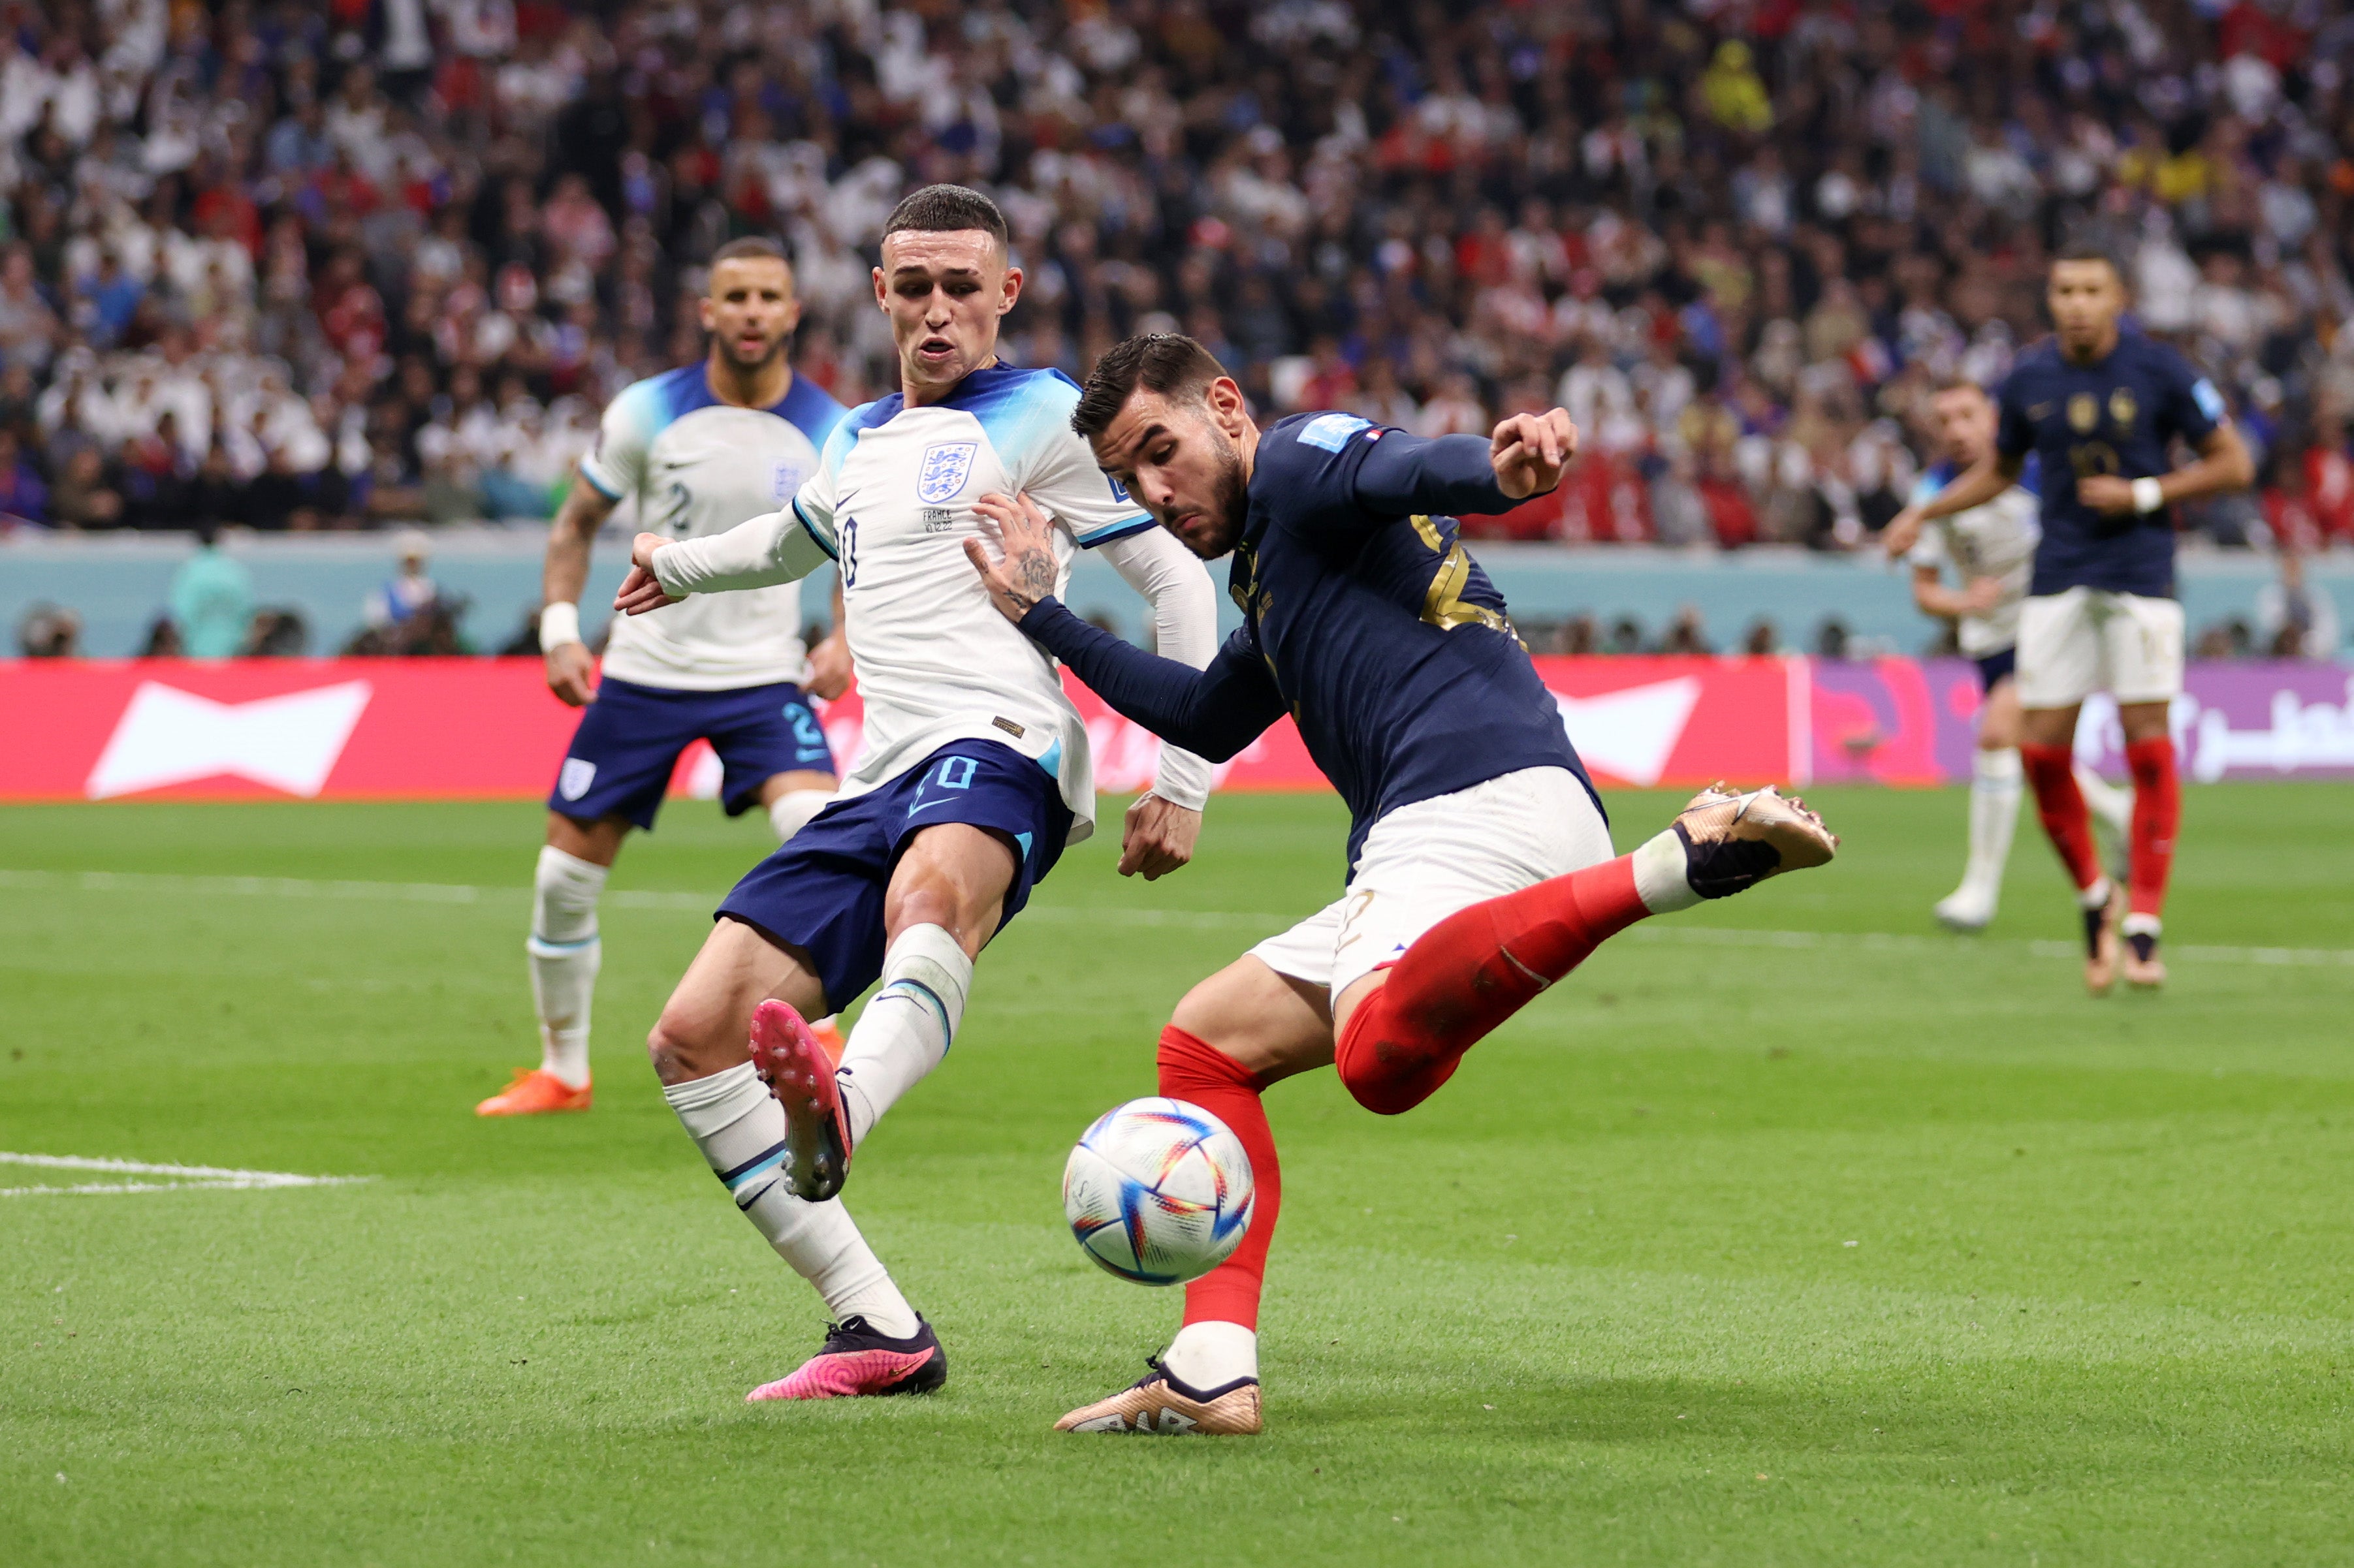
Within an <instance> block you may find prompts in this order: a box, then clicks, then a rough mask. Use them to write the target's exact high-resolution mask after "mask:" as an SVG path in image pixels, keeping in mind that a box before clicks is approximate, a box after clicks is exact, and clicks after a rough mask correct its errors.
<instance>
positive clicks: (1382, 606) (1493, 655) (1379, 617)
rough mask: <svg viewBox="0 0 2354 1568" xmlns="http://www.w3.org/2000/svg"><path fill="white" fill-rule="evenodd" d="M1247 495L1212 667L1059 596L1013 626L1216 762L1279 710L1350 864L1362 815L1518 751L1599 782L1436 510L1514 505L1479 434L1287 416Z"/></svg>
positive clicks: (1512, 758)
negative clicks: (1082, 616) (1231, 605)
mask: <svg viewBox="0 0 2354 1568" xmlns="http://www.w3.org/2000/svg"><path fill="white" fill-rule="evenodd" d="M1248 502H1249V513H1248V517H1247V520H1246V523H1245V524H1244V528H1243V536H1242V540H1241V542H1240V544H1239V545H1237V546H1236V547H1235V557H1234V567H1233V569H1232V572H1231V574H1230V577H1229V582H1230V586H1231V590H1232V592H1233V594H1234V597H1235V602H1236V603H1237V604H1239V605H1240V606H1241V607H1242V611H1243V624H1242V625H1241V626H1240V627H1238V628H1236V629H1235V633H1234V635H1233V636H1232V637H1230V638H1228V639H1227V640H1226V643H1225V647H1224V648H1222V649H1221V650H1220V651H1219V652H1218V655H1217V657H1216V658H1215V659H1214V660H1213V661H1212V662H1211V663H1210V666H1209V668H1208V669H1206V670H1203V671H1199V672H1196V671H1194V670H1192V669H1190V668H1188V667H1187V666H1185V665H1183V664H1180V663H1177V662H1174V661H1173V660H1166V659H1155V658H1153V657H1152V656H1151V655H1150V654H1148V653H1145V652H1142V651H1141V650H1140V649H1137V648H1135V647H1132V646H1130V645H1129V643H1127V642H1125V641H1121V640H1120V639H1119V638H1117V637H1113V636H1111V635H1109V634H1108V633H1105V632H1101V631H1097V630H1095V629H1094V628H1092V627H1090V626H1088V625H1087V623H1086V622H1085V621H1083V620H1079V619H1078V618H1077V617H1076V616H1075V615H1073V614H1071V613H1070V611H1069V610H1067V609H1064V608H1063V607H1062V606H1061V605H1060V604H1059V603H1057V602H1055V601H1054V600H1052V599H1049V600H1046V601H1044V602H1043V603H1041V604H1040V605H1038V606H1037V607H1036V608H1035V609H1033V610H1031V612H1030V613H1029V614H1028V615H1027V616H1026V617H1024V618H1023V622H1022V630H1023V631H1025V632H1027V633H1029V634H1030V636H1031V637H1033V638H1034V639H1035V640H1036V641H1038V642H1039V643H1041V644H1042V645H1043V646H1044V647H1045V648H1046V649H1047V651H1048V652H1052V653H1054V654H1055V656H1056V657H1058V658H1060V659H1061V660H1062V661H1063V662H1065V663H1066V664H1069V665H1070V666H1071V667H1072V669H1073V670H1075V671H1076V673H1077V674H1078V676H1079V678H1080V679H1081V680H1083V681H1085V682H1086V683H1087V684H1088V685H1089V686H1091V687H1093V688H1094V690H1095V691H1096V693H1097V695H1099V696H1101V697H1102V698H1103V699H1104V701H1106V702H1107V703H1108V704H1110V705H1111V706H1112V707H1113V708H1114V709H1116V710H1118V711H1119V712H1120V713H1122V714H1125V715H1127V716H1129V718H1132V719H1134V720H1135V721H1136V722H1138V723H1139V724H1141V725H1143V726H1145V727H1146V728H1147V729H1150V730H1151V731H1153V732H1154V733H1155V734H1157V735H1160V736H1162V737H1163V738H1165V739H1167V740H1170V741H1172V742H1173V743H1175V744H1176V745H1179V746H1182V747H1184V748H1185V749H1187V750H1189V751H1193V752H1196V753H1198V754H1200V755H1202V756H1204V757H1207V758H1210V759H1212V760H1213V761H1219V760H1223V759H1225V758H1229V757H1232V756H1234V755H1235V753H1236V752H1238V751H1240V750H1241V749H1242V748H1243V747H1246V746H1247V745H1249V744H1250V743H1251V741H1252V740H1254V739H1255V738H1257V736H1258V735H1259V734H1260V733H1261V732H1262V731H1264V730H1265V729H1266V728H1267V726H1269V725H1271V724H1273V723H1274V722H1275V721H1276V720H1277V719H1278V718H1280V717H1281V716H1282V715H1284V714H1285V713H1287V712H1288V713H1289V714H1290V715H1292V717H1293V719H1294V721H1295V722H1297V723H1298V725H1299V733H1300V737H1301V739H1302V740H1304V741H1305V742H1306V743H1307V747H1308V753H1309V755H1310V757H1311V758H1314V759H1315V761H1316V765H1317V766H1318V767H1319V768H1322V769H1323V771H1324V775H1325V777H1326V778H1328V779H1331V781H1332V784H1333V786H1334V788H1336V789H1339V790H1340V792H1341V799H1342V800H1346V801H1347V802H1348V805H1349V812H1350V816H1351V827H1350V833H1349V864H1350V866H1351V868H1352V871H1353V869H1354V867H1355V865H1356V862H1357V853H1358V851H1359V850H1360V848H1361V847H1362V846H1363V843H1364V840H1365V834H1366V833H1367V832H1370V831H1371V830H1372V828H1373V823H1374V822H1376V821H1380V820H1381V818H1382V817H1383V816H1384V815H1385V814H1386V813H1388V812H1390V811H1392V810H1395V809H1396V808H1398V807H1400V806H1405V805H1409V804H1411V803H1413V802H1414V801H1416V800H1430V799H1432V798H1434V797H1437V796H1440V795H1448V794H1453V793H1454V792H1456V791H1457V790H1460V789H1469V788H1471V786H1473V785H1475V784H1479V783H1484V782H1485V781H1487V780H1488V779H1494V778H1498V777H1500V776H1501V775H1503V774H1506V773H1511V772H1515V771H1517V770H1519V769H1521V768H1568V769H1569V770H1571V771H1572V772H1573V773H1575V774H1576V775H1577V777H1578V779H1580V780H1581V781H1583V782H1585V787H1586V789H1587V792H1588V793H1592V791H1593V789H1594V786H1593V782H1592V780H1590V779H1587V778H1586V774H1585V767H1584V765H1583V764H1581V763H1580V762H1579V761H1578V759H1577V753H1576V752H1575V750H1574V749H1573V748H1572V747H1571V746H1570V743H1569V736H1568V734H1567V733H1566V732H1565V731H1564V728H1563V727H1562V719H1561V708H1560V705H1558V704H1557V703H1555V702H1554V700H1553V694H1551V693H1549V692H1548V691H1546V690H1545V686H1544V683H1543V681H1542V680H1540V679H1539V678H1538V676H1537V673H1536V668H1535V666H1534V665H1532V663H1530V662H1529V655H1528V651H1527V649H1525V648H1524V647H1522V643H1521V641H1520V638H1519V636H1518V634H1517V633H1515V632H1514V631H1513V630H1512V627H1511V621H1510V620H1507V619H1506V618H1505V613H1504V599H1503V596H1502V595H1501V594H1500V593H1498V592H1497V591H1496V588H1495V585H1494V584H1493V583H1491V582H1490V581H1489V579H1488V574H1487V573H1486V572H1484V571H1482V570H1480V568H1479V563H1477V562H1476V561H1474V560H1472V559H1471V557H1470V556H1469V554H1468V553H1466V552H1465V550H1464V548H1463V546H1462V544H1461V543H1460V542H1459V541H1458V538H1457V528H1456V524H1455V520H1454V518H1453V517H1452V516H1450V515H1447V514H1449V513H1457V512H1476V513H1490V512H1503V511H1508V510H1510V509H1511V506H1513V505H1514V504H1516V503H1515V502H1513V501H1512V500H1511V498H1510V497H1508V496H1506V495H1505V494H1503V493H1502V492H1500V490H1498V489H1497V488H1496V483H1495V473H1494V471H1493V470H1492V469H1491V468H1490V464H1489V460H1488V441H1487V439H1486V438H1485V437H1479V436H1449V437H1444V438H1441V439H1439V440H1423V439H1420V438H1417V437H1415V436H1411V435H1408V434H1406V433H1405V431H1403V430H1396V429H1382V428H1380V427H1377V426H1374V425H1373V424H1371V423H1369V422H1368V421H1366V420H1364V419H1361V418H1357V417H1356V416H1355V415H1353V414H1332V413H1325V414H1301V415H1295V416H1293V417H1292V418H1287V419H1283V420H1281V421H1279V422H1278V423H1277V424H1275V425H1273V426H1271V427H1269V428H1268V429H1267V430H1266V431H1265V432H1264V433H1263V434H1262V435H1261V436H1260V438H1259V443H1258V452H1257V461H1256V463H1255V465H1254V468H1253V471H1252V473H1251V479H1250V488H1249V495H1248ZM1600 803H1601V802H1600V800H1599V798H1598V797H1597V798H1596V806H1597V807H1598V806H1599V805H1600Z"/></svg>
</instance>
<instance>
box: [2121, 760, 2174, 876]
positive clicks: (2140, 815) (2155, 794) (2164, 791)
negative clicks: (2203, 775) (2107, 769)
mask: <svg viewBox="0 0 2354 1568" xmlns="http://www.w3.org/2000/svg"><path fill="white" fill-rule="evenodd" d="M2126 766H2127V767H2129V768H2132V769H2133V781H2134V804H2133V912H2134V913H2135V914H2137V915H2147V916H2150V917H2151V918H2153V919H2155V918H2156V917H2157V916H2158V915H2160V914H2161V913H2163V912H2164V910H2165V908H2166V878H2167V875H2168V873H2170V872H2171V871H2173V869H2174V830H2175V828H2176V827H2177V825H2178V824H2179V823H2180V822H2181V821H2182V784H2181V781H2180V780H2179V779H2176V778H2175V776H2174V741H2173V739H2172V737H2171V736H2163V735H2161V736H2155V737H2154V738H2152V739H2149V740H2137V741H2135V742H2133V743H2132V744H2131V745H2129V746H2127V747H2126Z"/></svg>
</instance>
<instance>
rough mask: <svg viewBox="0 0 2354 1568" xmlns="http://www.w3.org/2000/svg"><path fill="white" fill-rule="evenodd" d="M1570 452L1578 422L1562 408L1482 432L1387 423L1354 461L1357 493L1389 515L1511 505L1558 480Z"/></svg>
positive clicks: (1517, 417)
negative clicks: (1483, 435)
mask: <svg viewBox="0 0 2354 1568" xmlns="http://www.w3.org/2000/svg"><path fill="white" fill-rule="evenodd" d="M1576 455H1577V427H1576V426H1575V425H1574V424H1572V423H1570V418H1569V415H1568V414H1567V412H1565V411H1564V410H1563V409H1560V408H1555V409H1553V411H1552V412H1550V413H1546V414H1515V415H1513V416H1512V417H1511V418H1509V419H1505V420H1503V421H1502V422H1500V424H1498V425H1497V427H1496V429H1495V431H1494V432H1493V433H1492V434H1491V435H1490V437H1489V438H1488V439H1487V440H1480V439H1479V437H1478V436H1437V437H1429V438H1426V437H1422V436H1410V435H1407V434H1406V433H1405V431H1403V430H1386V431H1383V432H1381V439H1380V440H1377V441H1373V442H1372V443H1371V444H1370V445H1369V447H1368V448H1367V450H1366V451H1365V456H1364V461H1362V462H1361V463H1359V464H1358V465H1357V481H1356V497H1357V501H1358V503H1359V504H1360V505H1362V506H1363V507H1364V508H1365V509H1366V510H1367V511H1369V512H1373V513H1375V514H1382V515H1386V516H1392V517H1398V516H1406V515H1410V514H1414V513H1417V512H1424V513H1442V514H1447V515H1448V516H1455V515H1458V514H1462V513H1467V512H1468V513H1471V514H1486V513H1493V512H1509V511H1511V509H1512V508H1513V507H1515V506H1517V505H1519V504H1520V503H1522V502H1523V501H1526V500H1527V499H1528V498H1529V497H1530V496H1532V495H1536V494H1539V493H1543V492H1545V491H1549V490H1552V489H1553V488H1554V487H1555V486H1557V485H1558V484H1560V483H1561V476H1562V471H1563V470H1564V469H1565V468H1566V467H1567V466H1568V465H1569V461H1570V459H1572V458H1573V457H1575V456H1576Z"/></svg>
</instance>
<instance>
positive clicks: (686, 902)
mask: <svg viewBox="0 0 2354 1568" xmlns="http://www.w3.org/2000/svg"><path fill="white" fill-rule="evenodd" d="M0 888H18V889H23V890H25V891H27V892H36V891H37V892H80V893H153V894H181V895H217V896H227V897H270V898H332V899H376V900H385V901H390V902H396V903H411V904H476V903H482V902H486V901H493V900H496V901H513V902H518V903H519V902H522V901H524V900H525V899H526V898H528V897H529V896H530V889H528V888H526V887H522V886H514V887H478V886H467V885H462V884H457V883H440V882H324V881H307V880H304V879H302V878H299V877H291V876H171V875H158V874H149V873H143V872H119V871H81V872H64V871H5V870H0ZM604 902H605V903H606V904H607V905H608V906H610V907H613V908H617V909H657V910H678V911H682V912H688V913H694V914H699V915H708V914H710V913H711V911H712V909H713V908H714V907H715V906H716V905H717V904H718V902H719V898H718V895H716V894H714V893H674V892H659V891H652V890H641V889H624V890H621V891H618V892H613V893H608V894H607V895H605V899H604ZM1025 917H1026V918H1028V919H1031V920H1054V921H1067V922H1084V923H1086V924H1089V925H1111V926H1160V927H1178V928H1180V929H1192V930H1228V929H1244V930H1255V931H1259V932H1262V933H1272V932H1275V931H1280V930H1282V929H1284V928H1285V927H1288V926H1290V925H1291V924H1293V923H1294V922H1295V921H1297V920H1298V919H1299V916H1298V915H1285V914H1278V913H1277V912H1275V911H1272V910H1230V909H1133V908H1121V907H1106V906H1076V907H1074V906H1038V907H1034V908H1032V909H1031V910H1029V911H1028V912H1027V914H1026V916H1025ZM1628 935H1630V936H1632V937H1634V938H1638V939H1639V940H1642V941H1649V942H1691V943H1695V944H1699V945H1702V946H1707V947H1726V948H1829V949H1833V950H1854V951H1861V952H1882V953H1928V952H1935V953H1938V954H1942V955H1952V954H1956V953H1969V952H1988V951H2002V952H2019V953H2025V954H2028V955H2030V956H2031V957H2033V958H2039V959H2053V958H2069V957H2072V956H2073V955H2074V954H2075V953H2076V952H2078V951H2079V948H2078V947H2077V945H2076V944H2075V943H2073V942H2058V941H2050V940H2042V939H2030V938H2017V937H1972V938H1958V937H1942V936H1918V935H1910V934H1899V933H1895V932H1887V931H1776V930H1750V929H1742V928H1737V927H1723V926H1690V925H1679V924H1675V923H1672V922H1671V923H1669V924H1666V925H1645V926H1637V927H1633V928H1632V929H1631V930H1630V931H1629V933H1628ZM2167 952H2168V954H2169V955H2171V956H2172V957H2174V958H2176V959H2188V960H2192V961H2196V962H2201V963H2211V964H2251V965H2256V966H2259V967H2264V968H2288V969H2312V968H2321V969H2338V968H2354V948H2254V947H2221V946H2211V945H2207V944H2202V943H2187V944H2168V948H2167Z"/></svg>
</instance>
